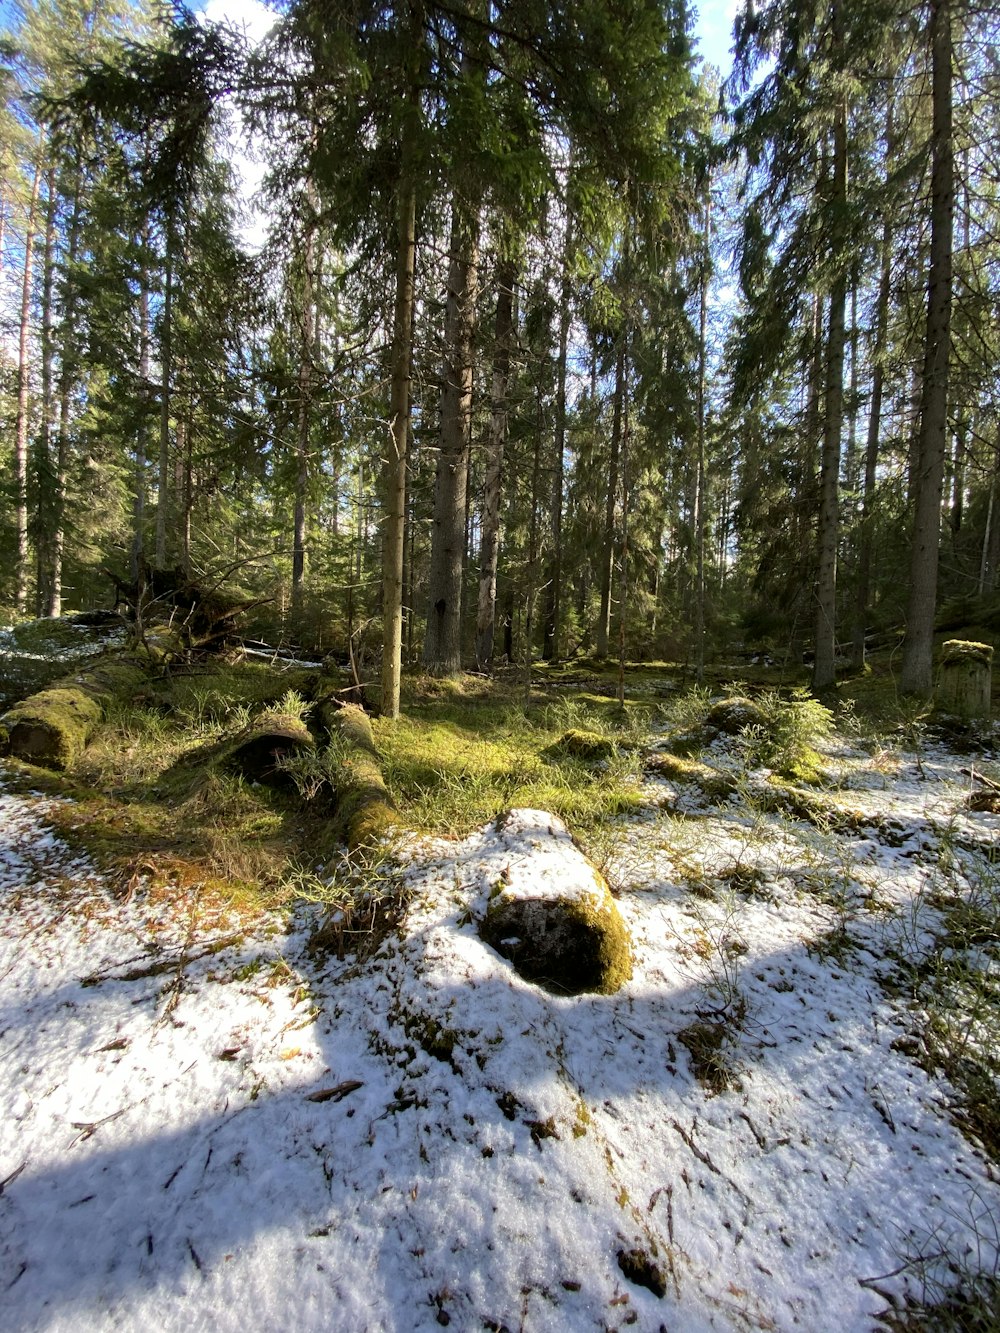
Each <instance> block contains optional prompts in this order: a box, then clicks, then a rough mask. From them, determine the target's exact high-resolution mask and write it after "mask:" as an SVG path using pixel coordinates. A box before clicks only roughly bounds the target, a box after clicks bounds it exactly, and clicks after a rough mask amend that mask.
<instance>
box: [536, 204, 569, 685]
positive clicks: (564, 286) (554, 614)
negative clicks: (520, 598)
mask: <svg viewBox="0 0 1000 1333" xmlns="http://www.w3.org/2000/svg"><path fill="white" fill-rule="evenodd" d="M572 244H573V232H572V223H571V222H567V223H566V237H565V242H564V245H563V261H562V283H561V290H560V297H559V350H558V353H557V357H558V359H557V361H556V403H555V408H556V421H555V427H556V429H555V459H554V466H553V471H552V553H551V558H550V560H549V571H548V581H547V583H546V596H545V636H544V638H543V640H542V657H543V658H544V659H545V661H546V662H553V661H557V660H558V658H559V657H560V655H561V653H560V649H561V646H562V645H561V643H560V638H559V622H560V619H561V613H562V511H563V486H564V478H565V461H564V460H565V454H566V362H567V355H568V350H569V326H570V314H571V311H570V283H569V265H570V255H571V249H572Z"/></svg>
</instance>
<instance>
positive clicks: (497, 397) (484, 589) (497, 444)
mask: <svg viewBox="0 0 1000 1333" xmlns="http://www.w3.org/2000/svg"><path fill="white" fill-rule="evenodd" d="M516 273H517V265H516V263H515V262H514V261H513V260H505V261H504V262H503V263H502V264H500V265H499V267H498V269H497V279H496V280H497V309H496V320H495V323H494V329H493V383H492V386H491V389H490V425H489V432H488V434H487V437H486V479H485V482H484V486H483V519H482V541H481V545H480V557H479V601H478V606H477V610H476V665H477V666H478V667H479V670H480V671H487V670H489V667H490V664H491V662H492V660H493V640H494V635H495V632H496V600H497V562H498V559H499V552H500V494H501V489H502V476H503V453H504V444H505V442H506V439H507V386H508V382H509V380H510V348H511V340H512V335H513V330H514V283H515V280H516Z"/></svg>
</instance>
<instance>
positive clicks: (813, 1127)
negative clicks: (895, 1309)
mask: <svg viewBox="0 0 1000 1333" xmlns="http://www.w3.org/2000/svg"><path fill="white" fill-rule="evenodd" d="M839 763H840V767H841V770H842V772H843V774H844V779H845V782H846V783H847V784H848V789H845V790H842V791H840V792H839V793H834V794H833V796H832V797H831V799H836V800H839V801H841V802H843V803H844V805H845V807H850V808H851V809H858V808H860V807H864V806H865V803H866V802H867V803H868V806H867V807H866V808H869V809H870V810H871V811H872V812H873V814H874V813H876V812H877V813H881V814H885V813H886V812H889V811H891V813H892V815H893V818H894V819H897V820H899V821H902V823H903V824H904V825H905V827H906V829H908V830H909V831H908V832H907V833H906V836H904V837H902V838H896V839H893V840H891V841H889V840H886V839H885V838H881V837H879V836H876V833H875V832H872V834H871V836H868V835H867V834H866V833H865V831H864V830H862V831H861V832H859V833H858V834H857V836H851V837H845V836H844V835H840V836H837V837H834V836H832V835H830V834H826V833H823V832H822V831H818V830H817V829H816V828H815V827H814V826H812V825H810V824H805V823H802V822H800V821H796V820H793V819H791V818H784V819H783V818H779V817H777V816H775V815H773V814H767V813H763V812H762V810H761V809H759V808H755V805H754V801H753V795H752V784H751V786H748V787H747V788H745V789H744V790H743V792H742V793H741V796H740V797H739V798H737V799H735V800H731V801H729V802H727V803H725V804H724V805H722V806H712V805H710V804H707V803H706V802H704V801H700V800H698V799H697V797H696V795H694V794H692V792H691V790H690V789H689V790H687V791H685V789H683V788H681V787H679V786H678V787H675V786H671V785H670V784H667V783H664V782H660V781H652V782H650V783H649V784H648V787H647V788H646V792H647V794H648V797H649V805H648V810H647V812H646V814H645V815H644V816H643V817H642V818H639V819H633V820H631V821H628V822H627V823H624V824H623V825H622V826H621V829H620V830H619V831H618V832H617V834H616V836H615V837H614V838H613V839H611V840H609V842H608V846H607V847H606V849H605V856H604V860H605V862H606V865H605V869H606V871H607V873H608V874H609V877H610V879H611V882H612V885H613V887H614V888H615V889H616V891H617V893H618V906H619V908H620V910H621V912H622V915H623V916H624V918H625V920H626V922H627V924H628V926H629V928H630V930H631V932H632V938H633V943H634V963H635V966H634V976H633V979H632V980H631V981H630V982H629V983H628V984H627V985H626V986H625V987H624V989H622V990H621V991H620V992H619V993H618V994H616V995H614V996H610V997H609V996H587V995H584V996H578V997H574V998H564V997H558V996H554V995H551V994H548V993H546V992H544V991H542V990H540V989H538V988H537V987H535V986H532V985H530V984H528V983H526V982H524V981H522V980H521V979H520V978H519V977H518V976H517V975H516V974H515V973H514V971H513V970H512V968H511V966H510V964H509V963H508V962H506V961H505V960H504V959H502V958H501V957H500V956H499V955H498V954H497V953H495V952H494V951H493V950H492V949H490V948H489V947H487V946H486V945H485V944H484V943H482V941H481V940H480V939H479V936H478V933H477V929H476V922H477V920H478V919H479V918H480V917H481V916H482V914H483V912H484V911H485V905H486V901H487V896H488V893H489V890H490V888H491V886H492V885H493V884H494V883H495V882H496V878H497V871H498V866H500V867H501V868H502V862H503V858H504V857H505V856H509V855H510V853H511V848H510V847H509V845H504V844H503V842H502V837H501V835H500V834H499V833H498V831H497V830H496V828H495V827H492V826H491V827H489V828H487V829H484V830H482V831H481V832H479V833H476V834H475V835H473V836H472V837H470V838H468V839H466V840H465V841H463V842H444V841H437V842H431V841H426V842H423V843H421V844H419V845H417V844H414V845H412V846H411V847H410V848H409V849H408V860H407V862H406V864H405V866H404V867H403V868H402V869H401V872H400V874H401V877H402V879H403V881H404V882H405V886H406V889H407V891H408V893H409V894H410V907H409V909H408V912H407V915H406V918H405V923H404V928H403V929H401V930H400V931H399V932H398V933H394V934H392V935H390V936H389V938H387V939H386V940H385V941H384V942H383V943H382V945H381V946H380V947H379V950H378V952H377V953H376V955H375V956H374V957H371V958H368V959H367V960H365V961H360V962H359V961H357V960H355V959H352V958H350V957H349V958H348V959H347V960H346V961H344V962H337V961H336V960H327V961H325V962H322V961H318V960H313V959H311V957H310V955H309V953H308V952H307V948H306V945H307V927H308V924H309V923H308V922H307V921H305V920H301V921H291V922H287V921H284V920H281V919H278V918H274V919H270V920H267V921H264V922H257V923H255V925H254V926H253V928H251V929H248V928H247V927H246V924H245V923H244V922H241V921H240V920H239V919H238V918H236V917H235V916H232V915H231V914H229V913H228V912H227V910H226V908H225V907H224V906H223V905H222V904H219V903H214V902H209V901H205V900H204V899H203V898H199V897H198V896H196V895H192V894H190V893H187V894H185V893H180V892H178V893H174V894H172V893H170V892H168V891H164V890H160V891H152V890H150V889H149V888H148V886H146V885H144V884H143V883H142V882H141V881H139V882H136V883H135V884H133V885H132V886H130V888H129V889H128V890H127V891H125V890H118V891H115V890H114V889H113V888H112V887H111V886H109V885H107V884H105V883H102V881H101V878H100V877H99V876H98V875H97V874H96V873H95V872H94V871H93V870H92V869H91V868H90V867H88V865H87V864H86V863H85V862H84V861H83V860H81V859H80V858H79V857H78V856H75V855H74V854H73V853H71V852H70V851H69V850H68V849H67V848H66V847H65V846H64V845H62V844H60V843H59V841H58V840H57V839H56V838H55V837H54V836H53V835H52V833H51V832H49V831H47V829H46V824H45V808H46V802H45V800H43V799H42V798H32V797H29V796H20V795H13V794H10V793H6V794H0V829H2V833H3V852H2V861H0V915H2V926H0V1182H2V1184H0V1292H2V1297H0V1300H2V1304H0V1311H2V1313H0V1324H2V1326H3V1327H4V1328H5V1329H8V1330H41V1329H46V1330H74V1333H78V1331H79V1330H90V1329H101V1330H111V1329H116V1330H117V1329H142V1330H148V1329H158V1330H160V1329H162V1330H174V1329H176V1330H182V1329H183V1330H185V1331H186V1333H187V1331H189V1330H197V1329H206V1330H209V1329H210V1330H228V1329H232V1330H241V1331H242V1333H249V1331H250V1330H279V1329H280V1330H284V1329H290V1328H294V1329H296V1330H299V1331H300V1333H310V1331H311V1330H317V1331H318V1330H337V1331H338V1333H362V1331H363V1330H368V1331H369V1333H375V1331H376V1330H393V1331H398V1333H410V1331H411V1330H422V1329H433V1328H437V1327H440V1326H443V1325H448V1324H450V1325H452V1326H453V1327H455V1328H458V1329H462V1330H465V1329H469V1330H473V1329H477V1330H478V1329H492V1330H500V1329H506V1330H509V1333H514V1331H515V1330H529V1331H531V1330H538V1331H541V1330H553V1333H555V1331H565V1333H578V1331H583V1330H595V1331H596V1330H609V1329H626V1328H636V1329H639V1330H653V1331H654V1333H655V1330H658V1329H661V1328H663V1329H670V1330H672V1333H699V1331H700V1330H708V1329H714V1330H749V1329H764V1330H767V1329H775V1330H792V1329H798V1330H808V1331H809V1333H824V1330H830V1331H831V1333H833V1331H834V1330H836V1331H837V1333H852V1331H853V1330H863V1329H871V1328H872V1327H873V1325H874V1319H875V1316H876V1315H877V1314H878V1312H879V1311H884V1310H885V1309H886V1308H887V1305H889V1304H891V1303H894V1302H896V1303H898V1302H900V1301H901V1300H902V1299H903V1298H904V1296H905V1294H906V1293H907V1292H908V1291H909V1292H911V1293H919V1291H920V1284H921V1281H922V1280H923V1278H925V1277H926V1276H927V1273H928V1270H929V1268H931V1267H933V1266H934V1265H935V1264H937V1265H938V1266H939V1267H941V1266H942V1265H945V1264H946V1263H947V1262H948V1261H953V1262H957V1264H958V1266H959V1267H960V1268H961V1267H964V1268H967V1269H970V1270H976V1269H979V1268H985V1269H986V1270H988V1271H991V1270H992V1269H993V1268H994V1266H995V1265H996V1263H997V1244H996V1242H997V1235H996V1227H997V1225H998V1220H1000V1173H998V1170H997V1168H996V1166H995V1165H992V1164H991V1163H990V1162H989V1161H988V1160H987V1158H986V1157H984V1156H983V1155H982V1154H980V1153H978V1152H977V1151H976V1150H975V1149H974V1148H973V1147H972V1146H971V1145H970V1143H969V1142H968V1141H967V1140H966V1139H965V1138H963V1136H962V1135H961V1134H960V1133H959V1131H958V1129H957V1128H956V1127H955V1125H954V1123H953V1120H952V1118H951V1116H950V1114H949V1108H950V1105H951V1103H952V1101H953V1100H954V1098H953V1094H952V1091H951V1089H950V1088H949V1087H948V1086H947V1085H946V1084H945V1083H944V1082H942V1081H940V1080H934V1079H932V1078H929V1077H928V1075H927V1074H925V1073H924V1072H923V1071H922V1069H921V1068H920V1067H918V1065H917V1064H916V1063H914V1062H913V1061H912V1060H911V1059H910V1058H908V1056H907V1055H906V1054H904V1053H903V1050H904V1049H906V1040H905V1038H906V1036H907V1034H908V1033H910V1032H911V1030H912V1028H913V1026H914V1022H915V1021H916V1020H917V1019H918V1018H919V1015H916V1016H915V1015H914V1014H913V1013H912V1012H909V1011H907V1009H906V1008H905V1006H904V1002H903V1000H901V999H895V1000H894V999H892V998H890V997H891V992H890V991H889V990H888V989H887V988H886V987H884V986H883V985H882V984H880V982H881V980H883V979H884V977H885V975H886V971H887V967H888V966H889V965H888V964H887V961H886V960H887V958H889V957H896V958H904V957H906V956H910V955H919V954H920V952H921V951H922V950H923V951H926V950H927V948H928V947H929V946H930V945H931V944H932V942H933V939H934V935H935V932H936V930H937V929H938V926H939V923H940V918H939V911H940V901H941V891H942V884H943V882H944V879H946V878H947V879H948V884H949V885H950V890H949V891H954V892H959V893H960V892H962V891H963V885H967V881H966V879H965V877H964V873H963V870H962V866H961V864H960V863H956V862H955V859H954V854H953V853H951V852H949V853H948V856H947V857H946V858H945V860H944V861H942V847H943V846H944V843H945V842H948V847H949V848H950V847H951V846H952V844H953V843H954V841H955V830H956V828H962V829H965V830H966V832H968V831H969V830H971V831H972V834H974V836H975V839H977V840H979V841H980V842H985V843H988V842H989V841H990V840H991V839H992V838H993V836H994V832H995V829H996V827H997V824H998V820H997V817H995V816H990V815H975V816H968V815H965V814H960V813H959V812H960V810H961V808H962V803H963V799H964V796H965V795H966V794H967V791H968V781H969V780H968V778H966V777H964V776H962V775H961V773H960V769H961V767H962V765H963V764H967V763H968V760H967V759H966V760H963V759H961V758H959V757H957V756H949V755H946V754H943V753H938V754H935V755H933V756H931V757H925V758H924V759H923V760H922V762H921V763H920V765H919V766H918V765H917V764H916V762H915V761H914V759H913V758H912V757H908V756H903V757H901V758H897V759H894V760H892V761H891V762H890V761H889V760H888V759H887V758H886V756H880V757H879V760H878V762H877V763H876V762H874V761H873V760H872V759H871V758H870V757H869V758H864V757H862V756H860V755H858V754H853V755H848V754H845V755H843V756H842V757H841V759H840V761H839ZM949 840H950V841H949ZM893 843H897V844H898V845H893ZM567 848H568V850H567V855H568V856H574V855H576V853H575V850H574V849H573V848H572V847H571V846H569V845H568V844H567ZM520 850H521V851H524V850H527V851H530V847H529V848H527V849H524V848H522V849H520ZM548 855H549V856H550V857H551V855H552V852H551V849H550V850H549V853H548ZM970 855H971V854H970ZM548 871H549V873H551V864H549V867H548ZM935 890H936V896H935ZM935 903H937V904H938V906H934V904H935ZM901 1039H904V1040H901ZM921 1260H922V1261H923V1262H921ZM915 1261H916V1262H915Z"/></svg>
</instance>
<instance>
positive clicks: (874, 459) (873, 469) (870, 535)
mask: <svg viewBox="0 0 1000 1333" xmlns="http://www.w3.org/2000/svg"><path fill="white" fill-rule="evenodd" d="M895 138H896V136H895V128H894V123H893V103H892V101H891V100H890V102H889V110H888V116H887V124H886V175H887V176H888V173H889V170H890V165H891V162H892V158H893V155H894V153H895ZM891 284H892V218H891V216H890V213H889V210H888V209H886V211H885V213H884V214H883V218H882V245H881V271H880V273H879V284H878V296H877V297H876V301H875V329H874V341H873V344H872V350H871V362H872V387H871V400H870V402H869V405H868V434H867V437H866V440H865V475H864V487H863V490H862V500H861V526H860V531H859V533H858V582H857V588H856V589H855V600H854V633H853V636H852V646H851V664H852V666H853V667H854V669H855V670H856V671H860V670H861V669H862V668H863V667H864V664H865V630H866V629H867V627H868V612H869V603H870V601H871V582H872V553H873V547H874V535H875V534H874V523H875V487H876V484H877V481H878V454H879V437H880V435H881V432H882V396H883V389H884V385H885V349H886V335H887V332H888V328H889V298H890V295H891Z"/></svg>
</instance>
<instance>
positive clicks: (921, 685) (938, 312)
mask: <svg viewBox="0 0 1000 1333" xmlns="http://www.w3.org/2000/svg"><path fill="white" fill-rule="evenodd" d="M929 37H930V45H931V61H932V64H931V83H932V106H933V129H932V144H933V149H932V167H931V248H930V274H929V278H928V284H927V326H926V336H925V343H924V371H923V384H922V390H921V399H920V432H919V438H918V442H917V458H916V463H917V466H916V472H915V483H916V487H915V489H916V502H915V506H914V520H913V544H912V547H911V557H910V597H909V604H908V608H907V617H906V639H905V642H904V644H903V664H902V671H901V673H900V689H901V690H902V691H903V692H904V693H906V694H914V695H917V696H920V697H922V698H927V697H928V696H929V695H930V693H931V689H932V684H933V670H932V668H933V651H934V613H935V609H936V605H937V576H938V546H939V541H940V529H941V496H942V488H943V483H944V459H945V449H946V440H947V427H948V362H949V358H950V353H951V305H952V226H953V212H954V191H955V184H954V175H955V165H954V148H953V142H952V49H951V0H931V6H930V29H929Z"/></svg>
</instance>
